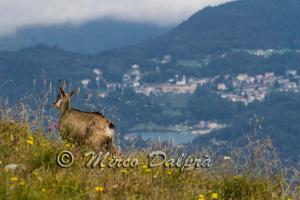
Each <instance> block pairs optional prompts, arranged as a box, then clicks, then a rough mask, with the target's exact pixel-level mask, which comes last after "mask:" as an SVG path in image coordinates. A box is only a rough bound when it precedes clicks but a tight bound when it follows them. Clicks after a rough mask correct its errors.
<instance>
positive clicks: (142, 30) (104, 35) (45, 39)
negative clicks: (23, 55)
mask: <svg viewBox="0 0 300 200" xmlns="http://www.w3.org/2000/svg"><path fill="white" fill-rule="evenodd" d="M171 28H172V26H169V27H161V26H157V25H154V24H150V23H131V22H120V21H115V20H112V19H96V20H92V21H89V22H86V23H83V24H79V25H72V24H61V25H52V26H32V27H26V28H23V29H21V30H19V31H18V32H17V33H15V34H14V35H8V36H2V37H0V51H1V50H2V51H3V50H18V49H20V48H25V47H30V46H35V45H39V44H44V45H49V46H57V47H59V48H62V49H64V50H67V51H73V52H80V53H97V52H99V51H102V50H107V49H113V48H120V47H123V46H127V45H132V44H137V43H138V42H141V41H142V40H146V39H149V38H153V37H157V36H159V35H162V34H164V33H166V32H167V31H169V30H170V29H171Z"/></svg>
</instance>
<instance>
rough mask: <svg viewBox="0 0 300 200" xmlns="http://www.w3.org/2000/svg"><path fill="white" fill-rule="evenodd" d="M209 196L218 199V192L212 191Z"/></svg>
mask: <svg viewBox="0 0 300 200" xmlns="http://www.w3.org/2000/svg"><path fill="white" fill-rule="evenodd" d="M211 198H212V199H218V198H219V194H218V193H212V194H211Z"/></svg>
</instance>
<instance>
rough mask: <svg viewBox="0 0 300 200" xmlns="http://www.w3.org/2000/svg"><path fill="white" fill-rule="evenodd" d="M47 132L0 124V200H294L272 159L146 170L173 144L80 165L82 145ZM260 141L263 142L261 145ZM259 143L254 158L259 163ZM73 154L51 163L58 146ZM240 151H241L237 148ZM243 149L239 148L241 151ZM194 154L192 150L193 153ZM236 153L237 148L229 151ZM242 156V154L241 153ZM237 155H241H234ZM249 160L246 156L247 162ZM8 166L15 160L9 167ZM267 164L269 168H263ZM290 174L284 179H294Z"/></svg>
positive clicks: (293, 187)
mask: <svg viewBox="0 0 300 200" xmlns="http://www.w3.org/2000/svg"><path fill="white" fill-rule="evenodd" d="M47 135H48V134H46V133H44V132H41V131H36V132H31V131H30V130H29V125H28V124H26V123H23V124H16V123H13V122H8V121H3V120H2V121H1V122H0V148H1V152H0V199H199V200H203V199H238V200H242V199H268V200H269V199H298V198H299V193H297V192H299V188H297V187H298V186H297V185H292V184H291V182H287V181H286V180H285V179H284V173H283V172H284V171H283V170H279V171H277V172H275V171H274V170H271V169H272V168H273V167H274V165H273V164H274V163H272V162H271V161H270V162H268V163H263V164H262V162H260V164H258V163H256V164H255V162H249V163H248V164H246V165H245V166H244V167H241V166H238V167H237V163H238V161H237V160H235V159H234V157H233V156H232V159H228V158H227V159H226V160H224V159H215V160H213V166H212V167H211V168H208V169H186V170H184V171H183V172H180V171H179V170H178V169H175V168H170V166H169V165H167V164H165V167H158V168H149V167H148V166H147V165H146V164H147V163H148V158H147V155H148V153H149V152H150V149H155V150H164V151H168V152H169V153H171V152H175V151H176V149H175V148H174V147H173V148H171V147H163V146H152V147H151V148H149V149H145V150H144V151H136V150H134V148H131V149H130V150H126V151H124V152H123V153H122V155H120V156H119V157H122V158H124V157H129V156H131V157H132V158H137V159H138V160H139V161H140V163H141V164H140V165H139V166H138V167H136V168H108V167H107V166H103V165H101V166H99V167H96V168H94V169H91V168H87V167H85V164H86V162H87V160H88V159H87V158H84V157H83V152H87V150H88V149H87V148H86V147H81V148H79V147H76V146H75V145H71V144H66V143H63V142H62V141H59V140H50V139H49V136H47ZM264 145H265V144H264ZM264 145H261V146H257V147H256V148H255V149H256V152H254V156H256V158H257V161H262V160H263V158H262V157H261V155H263V153H262V152H264V148H263V147H264ZM66 149H68V150H70V151H71V152H73V154H74V157H75V161H74V163H73V165H72V166H71V167H69V168H61V167H59V166H58V164H57V162H56V158H57V155H58V153H59V152H61V151H62V150H66ZM240 152H243V150H242V149H240ZM244 153H245V152H244ZM195 155H196V153H195ZM235 155H238V151H235ZM243 156H244V155H242V157H243ZM239 159H241V157H239ZM249 161H250V160H249ZM12 164H17V166H15V168H14V167H13V166H12ZM268 166H269V167H268ZM296 178H299V177H296V176H293V177H292V178H290V180H294V181H296V180H298V179H296Z"/></svg>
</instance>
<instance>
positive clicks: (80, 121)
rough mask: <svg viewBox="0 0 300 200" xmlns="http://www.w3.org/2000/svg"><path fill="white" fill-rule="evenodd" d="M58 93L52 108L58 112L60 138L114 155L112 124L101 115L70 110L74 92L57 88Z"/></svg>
mask: <svg viewBox="0 0 300 200" xmlns="http://www.w3.org/2000/svg"><path fill="white" fill-rule="evenodd" d="M59 91H60V93H59V95H58V96H57V99H56V101H55V102H54V103H53V106H54V107H55V108H56V109H58V110H59V111H60V119H59V124H58V129H59V132H60V134H61V136H62V138H63V139H72V140H75V141H76V142H78V143H79V144H86V145H88V146H89V147H91V148H92V149H94V150H105V151H110V153H116V147H115V145H114V128H115V127H114V124H113V123H112V122H110V121H109V120H108V119H107V118H106V117H105V116H104V115H102V114H101V113H98V112H83V111H80V110H76V109H71V97H72V96H73V95H74V90H72V91H71V92H70V93H69V94H68V93H66V92H65V91H64V89H63V88H62V87H59Z"/></svg>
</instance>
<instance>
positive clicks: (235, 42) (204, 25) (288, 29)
mask: <svg viewBox="0 0 300 200" xmlns="http://www.w3.org/2000/svg"><path fill="white" fill-rule="evenodd" d="M299 10H300V1H298V0H239V1H234V2H230V3H226V4H222V5H220V6H215V7H207V8H204V9H203V10H200V11H199V12H197V13H195V14H194V15H193V16H191V17H190V18H189V19H188V20H186V21H185V22H183V23H182V24H180V25H179V26H177V27H175V28H174V29H172V30H171V31H170V32H168V33H167V34H164V35H162V36H159V37H157V38H154V39H151V40H148V41H145V42H143V43H141V44H139V45H137V46H134V47H132V49H131V51H132V52H133V53H132V56H133V57H136V56H141V57H154V56H161V55H165V54H172V55H174V56H176V57H181V58H182V57H184V58H192V57H197V56H199V55H203V54H220V53H224V52H226V51H228V50H231V49H235V48H237V49H255V48H256V49H257V48H260V49H272V48H274V49H281V48H293V49H300V26H299V21H298V19H299V17H300V12H299ZM120 51H121V52H123V51H126V52H128V51H130V49H123V51H122V50H120ZM115 52H116V51H111V53H112V54H114V53H115ZM119 53H120V52H119Z"/></svg>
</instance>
